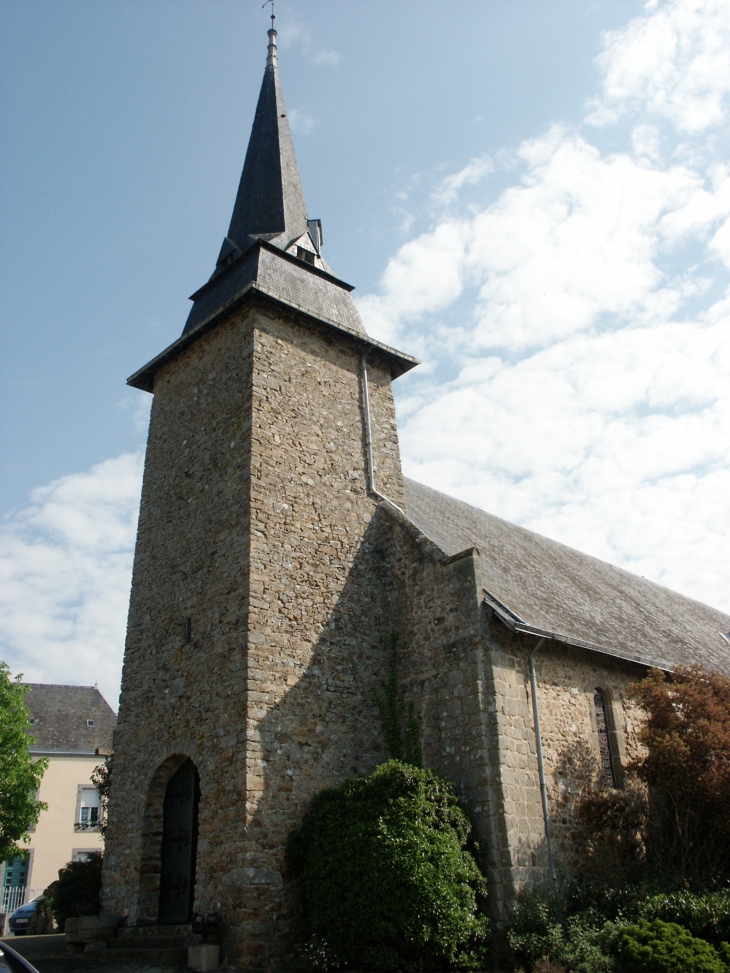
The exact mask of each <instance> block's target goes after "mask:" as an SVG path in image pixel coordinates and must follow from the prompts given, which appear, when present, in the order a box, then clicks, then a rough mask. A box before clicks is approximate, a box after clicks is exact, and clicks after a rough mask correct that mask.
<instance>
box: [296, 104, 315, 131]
mask: <svg viewBox="0 0 730 973" xmlns="http://www.w3.org/2000/svg"><path fill="white" fill-rule="evenodd" d="M289 124H290V125H291V129H292V131H293V132H299V133H300V134H301V135H311V133H312V132H313V131H314V127H315V125H316V124H317V119H316V118H314V116H313V115H308V114H307V112H304V111H300V110H299V109H298V108H290V109H289Z"/></svg>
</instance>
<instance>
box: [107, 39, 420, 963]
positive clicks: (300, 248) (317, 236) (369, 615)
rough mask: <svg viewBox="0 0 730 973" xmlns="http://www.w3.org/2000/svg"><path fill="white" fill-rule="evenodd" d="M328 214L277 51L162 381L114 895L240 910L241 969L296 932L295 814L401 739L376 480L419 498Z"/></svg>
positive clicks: (144, 532)
mask: <svg viewBox="0 0 730 973" xmlns="http://www.w3.org/2000/svg"><path fill="white" fill-rule="evenodd" d="M351 291H352V287H351V286H350V285H348V284H346V283H344V282H343V281H342V280H340V279H339V278H338V277H337V276H336V275H335V274H334V272H333V271H332V270H331V269H330V267H329V266H328V265H327V263H326V262H325V261H324V259H323V257H322V232H321V224H320V222H319V221H318V220H312V219H310V218H309V217H308V212H307V207H306V203H305V200H304V194H303V192H302V187H301V181H300V178H299V172H298V168H297V163H296V157H295V155H294V147H293V143H292V138H291V133H290V130H289V122H288V119H287V111H286V107H285V105H284V99H283V97H282V93H281V86H280V82H279V75H278V69H277V58H276V31H275V30H274V29H273V27H272V29H271V30H270V31H269V46H268V57H267V61H266V69H265V72H264V79H263V84H262V87H261V94H260V96H259V101H258V105H257V108H256V115H255V118H254V123H253V128H252V131H251V138H250V142H249V146H248V151H247V153H246V160H245V164H244V167H243V174H242V176H241V182H240V186H239V189H238V195H237V197H236V202H235V206H234V210H233V217H232V219H231V224H230V227H229V229H228V233H227V235H226V237H225V239H224V242H223V246H222V247H221V251H220V255H219V257H218V261H217V264H216V267H215V270H214V272H213V275H212V276H211V278H210V280H209V281H208V282H207V283H206V284H204V285H203V287H201V288H200V289H199V290H198V291H196V293H195V294H193V296H192V301H193V306H192V309H191V311H190V316H189V318H188V320H187V323H186V325H185V328H184V330H183V333H182V336H181V337H180V338H179V339H178V340H177V341H175V342H173V344H172V345H170V346H169V347H168V348H166V349H165V350H164V351H163V352H162V353H161V354H160V355H158V356H157V357H156V358H155V359H153V360H152V361H151V362H150V363H149V364H147V365H145V366H144V368H141V369H140V370H139V371H138V372H136V373H135V374H134V375H133V376H132V377H131V378H130V379H129V384H130V385H132V386H134V387H135V388H139V389H143V390H145V391H148V392H150V393H152V394H153V395H154V402H153V406H152V416H151V421H150V431H149V441H148V445H147V455H146V462H145V473H144V486H143V490H142V505H141V510H140V518H139V527H138V534H137V546H136V551H135V559H134V575H133V582H132V593H131V601H130V608H129V623H128V632H127V643H126V653H125V658H124V673H123V681H122V695H121V702H120V709H119V720H118V725H117V732H116V737H115V745H114V749H115V753H114V769H113V789H112V798H111V804H110V809H109V829H108V835H107V855H106V861H105V865H104V892H103V902H104V910H105V912H106V913H110V914H122V913H126V914H127V915H128V917H129V918H128V925H134V924H145V923H147V924H156V923H162V922H165V923H177V924H184V923H186V922H188V921H189V920H190V917H191V914H192V913H193V912H196V913H209V912H212V911H217V912H218V913H220V915H221V917H222V919H223V923H224V929H225V933H224V936H225V938H224V954H225V956H226V959H227V962H228V963H229V964H230V965H235V966H240V967H244V968H248V969H260V970H264V969H276V968H277V966H280V965H281V960H280V957H281V956H282V954H283V953H284V952H285V950H286V943H287V935H288V922H289V919H288V916H289V904H288V901H287V893H286V887H285V884H284V881H283V877H282V875H283V848H284V841H285V838H286V835H287V833H288V832H289V830H290V829H291V828H292V826H293V825H294V824H295V823H296V822H297V820H298V819H299V817H300V816H301V813H302V810H303V808H304V807H305V806H306V804H307V802H308V801H309V799H310V798H311V796H312V795H313V794H314V793H315V792H317V791H318V790H320V789H321V788H322V787H325V786H328V785H334V784H337V783H339V782H340V781H342V780H343V779H344V778H345V777H348V776H352V775H353V773H355V772H356V771H367V770H369V769H371V768H372V767H374V766H375V765H376V764H377V763H379V762H381V761H382V760H383V759H384V758H385V753H384V751H383V750H382V738H381V731H380V724H379V721H378V718H377V713H376V712H375V706H374V704H373V698H372V692H371V690H372V686H373V684H374V682H375V681H376V680H377V679H379V678H381V677H382V675H383V673H384V670H385V665H386V656H387V642H388V638H387V636H388V633H389V631H390V622H389V618H388V591H387V587H388V585H387V579H386V577H385V570H384V567H383V557H384V554H383V547H382V544H381V540H380V533H379V532H380V530H381V528H380V526H379V519H378V516H377V513H376V511H377V508H378V501H379V499H380V495H379V494H377V493H375V487H374V484H373V482H372V475H371V474H372V467H371V468H370V475H369V462H368V460H369V454H370V458H371V460H372V464H373V465H374V467H375V468H376V469H377V471H378V486H379V488H380V489H381V490H382V491H383V493H384V494H386V495H387V496H388V497H389V498H391V499H392V500H393V501H394V502H395V503H396V504H398V505H399V506H404V505H405V500H404V493H403V481H402V476H401V468H400V458H399V451H398V439H397V431H396V420H395V412H394V407H393V397H392V391H391V382H392V380H393V379H394V378H396V377H397V376H398V375H400V374H402V373H403V372H404V371H406V370H407V369H409V368H411V367H413V365H414V364H416V360H415V359H413V358H411V357H409V356H407V355H404V354H401V353H399V352H397V351H395V350H393V349H392V348H389V347H387V346H385V345H382V344H380V343H379V342H377V341H374V340H372V339H370V338H368V336H367V335H366V333H365V331H364V329H363V326H362V323H361V321H360V317H359V315H358V312H357V309H356V307H355V304H354V302H353V300H352V297H351Z"/></svg>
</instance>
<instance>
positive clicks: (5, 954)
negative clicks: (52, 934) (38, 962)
mask: <svg viewBox="0 0 730 973" xmlns="http://www.w3.org/2000/svg"><path fill="white" fill-rule="evenodd" d="M28 905H30V903H28ZM0 971H2V973H38V970H37V969H36V968H35V966H33V964H32V963H29V962H28V960H27V959H26V958H25V957H24V956H21V955H20V953H16V952H15V950H14V949H13V947H12V946H8V944H7V942H6V941H5V940H0Z"/></svg>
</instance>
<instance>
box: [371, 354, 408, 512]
mask: <svg viewBox="0 0 730 973" xmlns="http://www.w3.org/2000/svg"><path fill="white" fill-rule="evenodd" d="M372 350H373V346H372V345H370V346H369V347H368V349H367V351H366V352H364V354H363V356H362V358H361V359H360V374H361V376H362V401H363V406H364V407H365V450H366V452H367V460H368V493H369V494H370V495H371V496H373V497H375V499H376V500H385V501H386V503H389V504H390V505H391V507H395V509H396V510H397V511H398V512H399V513H402V514H403V516H404V517H407V514H406V513H405V512H404V511H403V510H401V508H400V507H399V506H398V504H397V503H394V502H393V500H390V499H389V498H388V497H386V496H384V495H383V494H382V493H379V492H378V490H376V488H375V463H374V462H373V435H372V431H371V428H370V394H369V392H368V366H367V357H368V355H369V354H370V352H371V351H372Z"/></svg>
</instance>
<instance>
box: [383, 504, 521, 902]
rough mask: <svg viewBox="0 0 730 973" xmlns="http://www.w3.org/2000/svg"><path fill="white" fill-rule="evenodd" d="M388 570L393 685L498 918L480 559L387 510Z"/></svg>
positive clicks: (497, 837) (497, 801) (497, 842)
mask: <svg viewBox="0 0 730 973" xmlns="http://www.w3.org/2000/svg"><path fill="white" fill-rule="evenodd" d="M389 516H390V519H391V522H392V528H391V530H390V543H389V552H390V554H389V566H390V576H391V590H392V592H393V601H394V605H393V624H394V628H395V630H396V631H397V632H398V635H399V655H400V665H399V670H400V678H401V679H402V680H403V682H404V684H405V686H406V687H407V692H408V696H409V698H410V701H411V702H412V703H413V704H414V709H415V712H416V715H417V717H418V722H419V733H420V742H421V749H422V755H423V761H424V766H426V767H429V768H431V769H432V770H434V771H435V772H436V773H438V774H439V775H441V776H443V777H445V778H447V779H448V780H450V781H452V782H453V783H454V785H455V787H456V790H457V793H458V795H459V798H460V800H461V801H462V803H463V804H464V806H465V808H466V809H467V811H468V812H469V814H470V816H471V819H472V821H473V822H474V826H475V828H476V831H477V833H478V836H479V838H480V839H481V840H482V841H483V842H484V843H485V846H486V849H487V856H488V865H489V867H488V876H487V877H488V883H489V895H490V907H491V910H492V912H493V913H494V914H495V916H497V917H499V916H500V915H501V914H502V912H503V911H504V901H505V890H504V889H503V887H502V882H501V875H500V871H499V861H500V848H501V846H502V845H503V844H504V837H503V836H502V835H501V831H502V826H503V824H502V817H503V815H502V804H503V800H502V795H501V792H500V786H499V767H498V766H496V765H495V763H494V760H493V755H494V753H495V751H496V747H495V742H496V741H495V738H494V731H495V727H494V714H493V710H494V690H493V685H492V676H491V672H490V668H489V658H488V651H487V650H488V630H487V625H486V619H485V613H484V610H483V609H482V608H481V606H480V602H481V597H480V590H479V586H478V584H477V577H478V571H479V554H478V552H476V551H475V550H473V549H472V550H470V551H465V552H464V553H463V554H460V555H456V556H455V557H446V556H445V555H444V554H443V553H442V552H441V551H440V550H439V549H438V548H437V547H436V546H435V545H434V544H432V543H430V542H429V541H428V540H427V539H426V538H425V537H424V536H423V535H422V534H420V533H419V532H418V531H417V529H416V528H415V527H414V526H413V525H411V524H409V523H408V522H407V521H406V520H405V518H403V517H401V516H400V515H398V513H397V512H396V511H393V510H392V509H390V510H389Z"/></svg>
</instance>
